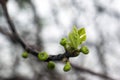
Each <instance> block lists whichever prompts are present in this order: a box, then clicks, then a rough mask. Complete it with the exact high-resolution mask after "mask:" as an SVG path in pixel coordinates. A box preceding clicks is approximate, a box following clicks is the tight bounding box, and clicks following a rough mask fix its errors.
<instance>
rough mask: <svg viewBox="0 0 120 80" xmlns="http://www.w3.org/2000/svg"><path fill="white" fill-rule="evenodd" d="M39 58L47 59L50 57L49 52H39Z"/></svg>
mask: <svg viewBox="0 0 120 80" xmlns="http://www.w3.org/2000/svg"><path fill="white" fill-rule="evenodd" d="M38 59H39V60H41V61H45V60H47V59H48V54H47V53H46V52H40V53H39V54H38Z"/></svg>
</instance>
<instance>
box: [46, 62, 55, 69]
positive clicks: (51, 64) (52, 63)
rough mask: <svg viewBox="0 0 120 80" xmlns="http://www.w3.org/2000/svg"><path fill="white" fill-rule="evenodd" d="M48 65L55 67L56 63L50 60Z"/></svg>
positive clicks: (51, 67) (50, 67) (49, 67)
mask: <svg viewBox="0 0 120 80" xmlns="http://www.w3.org/2000/svg"><path fill="white" fill-rule="evenodd" d="M47 67H48V69H54V68H55V63H54V62H53V61H49V62H48V65H47Z"/></svg>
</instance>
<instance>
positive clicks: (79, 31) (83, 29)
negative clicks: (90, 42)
mask: <svg viewBox="0 0 120 80" xmlns="http://www.w3.org/2000/svg"><path fill="white" fill-rule="evenodd" d="M78 34H79V36H80V39H79V42H80V44H81V43H82V42H83V41H85V40H86V32H85V28H81V29H79V30H78Z"/></svg>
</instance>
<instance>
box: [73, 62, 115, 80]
mask: <svg viewBox="0 0 120 80" xmlns="http://www.w3.org/2000/svg"><path fill="white" fill-rule="evenodd" d="M71 65H72V67H73V68H74V69H75V70H77V71H78V70H79V71H80V72H84V73H89V74H91V75H94V76H98V77H101V78H105V79H108V80H115V79H113V78H111V77H109V76H107V75H104V74H100V73H97V72H94V71H91V70H89V69H86V68H82V67H80V66H77V65H74V64H71Z"/></svg>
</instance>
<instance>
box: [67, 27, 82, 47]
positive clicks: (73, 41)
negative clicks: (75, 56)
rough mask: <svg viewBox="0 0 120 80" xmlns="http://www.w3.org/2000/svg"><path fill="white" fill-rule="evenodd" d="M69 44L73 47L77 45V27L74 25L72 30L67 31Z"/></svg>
mask: <svg viewBox="0 0 120 80" xmlns="http://www.w3.org/2000/svg"><path fill="white" fill-rule="evenodd" d="M68 37H69V41H70V43H69V45H70V46H71V47H73V48H75V49H77V47H78V46H79V38H80V37H79V34H78V30H77V28H76V27H75V26H74V27H73V29H72V32H70V33H69V35H68Z"/></svg>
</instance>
